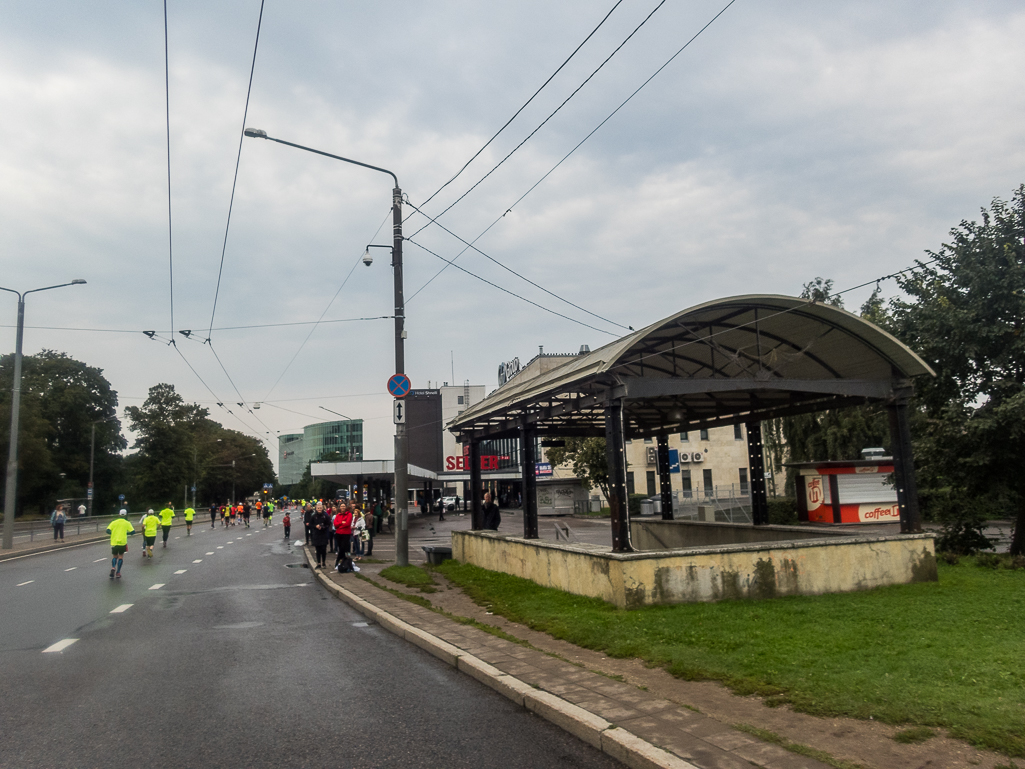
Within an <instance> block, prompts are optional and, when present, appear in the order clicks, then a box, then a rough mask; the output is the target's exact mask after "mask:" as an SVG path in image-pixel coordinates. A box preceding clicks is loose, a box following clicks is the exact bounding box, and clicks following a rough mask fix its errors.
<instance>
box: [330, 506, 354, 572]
mask: <svg viewBox="0 0 1025 769" xmlns="http://www.w3.org/2000/svg"><path fill="white" fill-rule="evenodd" d="M333 523H334V526H335V545H336V546H337V550H336V555H335V568H336V569H337V568H338V564H340V563H341V562H342V560H344V559H345V558H348V557H349V540H350V539H351V538H352V510H350V509H349V508H348V507H347V506H346V507H342V508H340V509H339V510H338V513H337V514H336V515H335V518H334V521H333Z"/></svg>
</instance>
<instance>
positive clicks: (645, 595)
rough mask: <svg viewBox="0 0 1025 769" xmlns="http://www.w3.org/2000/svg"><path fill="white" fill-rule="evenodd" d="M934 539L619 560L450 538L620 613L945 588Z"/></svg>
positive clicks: (511, 569) (553, 546)
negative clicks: (890, 588)
mask: <svg viewBox="0 0 1025 769" xmlns="http://www.w3.org/2000/svg"><path fill="white" fill-rule="evenodd" d="M933 539H934V537H933V535H932V534H913V535H903V536H874V537H843V538H828V539H818V540H805V541H791V542H776V543H771V544H768V545H765V546H763V547H757V546H751V545H730V546H723V547H714V548H694V549H690V550H676V551H663V552H658V553H652V552H647V553H612V552H611V550H610V549H609V548H608V547H605V546H599V545H579V544H578V545H567V544H561V543H555V542H549V541H542V540H526V539H522V538H519V537H511V536H507V535H502V534H493V533H483V532H471V531H457V532H453V533H452V555H453V557H454V558H455V559H456V560H458V561H462V562H464V563H471V564H474V565H476V566H480V567H482V568H485V569H490V570H492V571H499V572H504V573H506V574H512V575H514V576H517V577H523V578H524V579H529V580H531V581H533V582H536V583H538V584H539V585H544V586H546V587H554V588H558V589H559V590H565V591H566V592H569V593H576V594H578V595H586V596H592V597H595V598H601V599H602V600H604V601H608V602H609V603H612V604H615V605H616V606H619V607H620V608H626V609H632V608H637V607H640V606H650V605H656V604H674V603H690V602H697V601H718V600H722V599H726V598H773V597H777V596H784V595H818V594H821V593H843V592H851V591H854V590H867V589H869V588H874V587H881V586H883V585H895V584H905V583H910V582H928V581H935V580H936V579H937V573H936V554H935V549H934V547H933Z"/></svg>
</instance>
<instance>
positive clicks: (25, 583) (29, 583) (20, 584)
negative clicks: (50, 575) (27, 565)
mask: <svg viewBox="0 0 1025 769" xmlns="http://www.w3.org/2000/svg"><path fill="white" fill-rule="evenodd" d="M104 560H106V559H104ZM33 582H35V580H34V579H30V580H29V581H28V582H19V583H18V584H17V585H15V587H24V586H25V585H31V584H32V583H33Z"/></svg>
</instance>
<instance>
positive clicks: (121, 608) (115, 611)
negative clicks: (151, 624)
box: [110, 603, 135, 614]
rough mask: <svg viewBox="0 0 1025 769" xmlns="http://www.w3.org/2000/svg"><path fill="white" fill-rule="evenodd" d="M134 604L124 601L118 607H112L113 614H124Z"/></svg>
mask: <svg viewBox="0 0 1025 769" xmlns="http://www.w3.org/2000/svg"><path fill="white" fill-rule="evenodd" d="M133 606H135V604H134V603H123V604H121V605H120V606H118V607H117V608H116V609H111V610H110V613H111V614H124V613H125V612H126V611H128V610H129V609H131V608H132V607H133Z"/></svg>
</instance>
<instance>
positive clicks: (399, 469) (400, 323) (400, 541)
mask: <svg viewBox="0 0 1025 769" xmlns="http://www.w3.org/2000/svg"><path fill="white" fill-rule="evenodd" d="M243 133H245V135H246V136H248V137H250V138H254V139H266V140H268V141H272V142H277V143H278V144H284V145H287V146H289V147H295V148H296V149H300V150H305V151H306V152H312V153H313V154H315V155H323V156H324V157H328V158H332V159H333V160H341V161H342V162H343V163H351V164H352V165H355V166H362V167H363V168H369V169H370V170H371V171H380V172H381V173H383V174H388V176H390V177H391V178H392V180H393V181H394V182H395V187H394V188H393V189H392V251H391V253H392V272H393V276H394V279H395V372H394V373H396V374H404V373H405V370H406V354H405V341H406V328H405V325H406V303H405V299H404V297H403V293H402V189H401V188H400V187H399V179H398V177H397V176H395V174H394V173H392V172H391V171H389V170H387V169H385V168H379V167H377V166H372V165H368V164H367V163H360V162H359V161H358V160H352V159H350V158H343V157H342V156H341V155H332V154H331V153H329V152H321V151H320V150H315V149H313V148H311V147H304V146H303V145H301V144H293V143H292V142H286V141H284V140H282V139H275V138H274V137H273V136H268V135H267V132H266V131H261V130H260V129H258V128H247V129H245V131H244V132H243ZM368 264H369V262H368ZM408 457H409V441H408V436H407V435H406V425H405V424H404V423H399V424H397V425H395V489H394V492H395V505H396V507H397V509H396V511H395V512H396V515H395V519H396V523H397V526H396V528H395V563H396V564H397V565H399V566H408V565H409V510H408V507H407V499H406V498H407V496H408V490H409V483H408V482H407V478H406V475H407V471H408V468H409V465H408Z"/></svg>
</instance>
